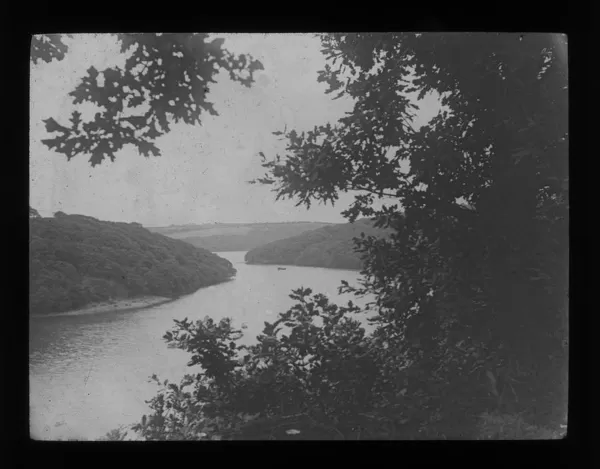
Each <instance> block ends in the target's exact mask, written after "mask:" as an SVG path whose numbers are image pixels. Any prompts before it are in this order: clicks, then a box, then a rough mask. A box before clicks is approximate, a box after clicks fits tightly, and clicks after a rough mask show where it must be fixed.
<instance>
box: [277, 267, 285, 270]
mask: <svg viewBox="0 0 600 469" xmlns="http://www.w3.org/2000/svg"><path fill="white" fill-rule="evenodd" d="M277 270H285V267H277Z"/></svg>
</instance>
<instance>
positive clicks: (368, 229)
mask: <svg viewBox="0 0 600 469" xmlns="http://www.w3.org/2000/svg"><path fill="white" fill-rule="evenodd" d="M363 232H364V233H365V235H367V236H368V235H373V236H380V237H383V236H385V235H386V233H387V231H384V230H381V229H378V228H374V227H373V222H371V221H370V220H369V219H366V218H365V219H362V220H357V221H356V222H354V223H345V224H339V225H332V226H325V227H323V228H319V229H316V230H313V231H308V232H305V233H302V234H300V235H298V236H292V237H290V238H286V239H281V240H278V241H274V242H272V243H268V244H265V245H263V246H260V247H257V248H255V249H252V250H251V251H249V252H248V253H247V254H246V256H245V260H246V262H247V263H248V264H282V265H300V266H310V267H327V268H336V269H354V270H360V268H361V264H362V262H361V260H360V257H359V255H358V253H356V252H354V246H355V245H354V241H353V238H356V237H360V234H361V233H363Z"/></svg>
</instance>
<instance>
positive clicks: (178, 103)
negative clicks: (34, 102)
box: [31, 33, 263, 166]
mask: <svg viewBox="0 0 600 469" xmlns="http://www.w3.org/2000/svg"><path fill="white" fill-rule="evenodd" d="M116 37H117V39H118V41H119V43H120V44H121V52H122V53H124V54H127V60H126V62H125V66H124V68H120V67H110V68H106V69H105V70H101V71H99V70H96V69H95V68H94V67H90V69H89V70H88V71H87V75H86V76H85V77H84V78H83V79H82V80H81V82H80V83H79V84H78V85H77V87H76V88H75V89H74V90H73V91H71V92H70V93H69V96H70V97H71V98H72V99H73V103H74V104H81V103H83V102H89V103H92V104H94V105H96V106H97V107H98V108H99V112H97V113H96V115H95V117H94V119H93V120H92V121H89V122H83V121H82V114H81V112H79V111H77V110H76V111H74V112H73V113H72V115H71V118H70V120H69V122H68V123H63V124H60V123H58V122H57V121H56V120H55V119H54V118H53V117H49V118H48V119H46V120H45V121H44V122H45V123H46V130H47V131H48V132H49V133H52V134H55V135H56V136H55V137H54V138H50V139H46V140H43V143H44V144H45V145H46V146H47V147H48V148H49V149H51V150H54V151H56V152H58V153H62V154H64V155H65V156H66V157H67V158H68V159H71V158H73V157H74V156H76V155H79V154H86V155H90V158H89V162H90V164H91V165H92V166H95V165H97V164H100V163H102V161H103V160H104V159H105V158H110V160H111V161H114V159H115V154H116V152H118V151H119V150H120V149H121V148H123V147H124V146H125V145H128V144H131V145H135V146H136V147H137V149H138V151H139V152H140V154H143V155H145V156H149V155H155V156H156V155H160V150H159V148H157V147H156V146H155V144H154V142H155V141H156V139H157V138H158V137H160V136H161V135H163V134H165V133H167V132H169V130H170V125H171V124H172V123H178V122H180V121H183V122H185V123H186V124H190V125H194V124H197V123H200V122H201V120H200V118H201V115H202V113H204V112H208V113H209V114H211V115H218V113H217V112H216V111H215V109H214V107H213V104H212V103H211V102H210V101H208V100H207V93H208V92H209V89H210V84H211V83H215V80H214V77H215V75H216V74H217V73H218V72H219V71H220V70H226V71H228V72H229V76H230V78H231V79H232V80H234V81H237V82H239V83H241V84H242V85H244V86H247V87H249V86H250V85H251V84H252V82H253V76H254V72H256V71H257V70H262V69H263V67H262V64H261V63H260V62H258V61H257V60H253V59H252V58H251V57H249V56H246V55H239V56H236V55H234V54H232V53H230V52H229V51H227V50H226V49H224V48H223V42H224V40H223V39H213V40H209V35H208V34H160V33H157V34H117V35H116ZM65 54H68V47H67V45H66V44H65V41H64V40H63V38H62V37H61V36H60V35H53V36H36V37H34V38H33V40H32V46H31V60H32V62H33V63H38V62H40V61H45V62H50V61H52V60H53V59H54V58H56V59H58V60H62V59H63V58H64V57H65Z"/></svg>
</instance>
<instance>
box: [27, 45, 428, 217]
mask: <svg viewBox="0 0 600 469" xmlns="http://www.w3.org/2000/svg"><path fill="white" fill-rule="evenodd" d="M223 37H224V38H225V44H224V47H225V48H227V49H228V50H230V51H231V52H234V53H238V54H239V53H250V54H252V55H253V57H254V58H256V59H258V60H260V61H261V62H262V63H263V65H264V68H265V69H264V70H263V71H260V72H259V73H258V75H257V76H256V77H255V79H256V82H255V84H254V85H253V86H252V87H251V88H249V89H248V88H245V87H243V86H242V85H240V84H237V83H234V82H232V81H231V80H230V79H229V77H228V76H227V74H226V73H224V72H221V73H220V74H219V75H218V76H217V78H216V79H217V83H216V84H213V85H212V86H211V88H210V92H209V100H210V101H211V102H213V103H214V106H215V109H216V110H217V111H218V113H219V116H210V115H208V114H205V115H202V125H196V126H189V125H186V124H181V125H174V126H172V130H171V132H169V133H168V134H166V135H164V136H162V137H160V138H159V139H157V141H156V145H157V146H158V147H159V148H160V149H161V152H162V156H159V157H150V158H148V157H145V156H142V155H140V154H139V153H138V152H137V149H135V148H134V147H132V146H126V147H124V148H123V149H122V150H121V151H120V152H119V153H117V155H116V156H117V158H116V160H115V161H114V162H111V161H110V160H108V159H107V160H105V161H104V162H103V163H102V165H99V166H96V167H95V168H92V167H91V166H90V164H89V162H88V156H87V155H78V156H76V157H75V158H73V159H72V160H71V161H67V159H66V157H65V156H64V155H61V154H58V153H55V152H53V151H50V150H49V149H48V148H47V147H46V146H45V145H43V144H42V143H41V141H42V140H43V139H45V138H49V137H50V135H49V134H48V133H47V132H46V130H45V126H44V123H43V122H42V120H43V119H47V118H48V117H54V118H55V119H56V120H57V121H58V122H59V123H65V122H66V121H67V120H68V118H69V117H70V115H71V112H72V111H73V110H75V109H76V107H75V106H73V104H72V103H71V100H70V98H69V97H68V93H69V91H71V90H72V89H74V88H75V86H77V84H78V82H79V81H80V80H81V78H82V77H83V76H84V75H85V73H86V70H87V69H88V68H89V67H90V66H94V67H96V68H97V69H98V70H103V69H105V68H107V67H112V66H115V65H117V66H118V65H121V66H122V65H123V63H124V60H125V56H124V55H123V54H120V53H119V45H118V43H117V42H116V40H115V39H114V37H113V36H111V35H108V34H102V35H91V34H86V35H79V36H76V37H74V38H73V39H65V42H66V43H67V44H68V46H69V52H68V53H67V55H66V57H65V58H64V59H63V60H62V61H56V60H54V61H53V62H51V63H48V64H47V63H42V64H36V65H32V67H31V83H30V85H31V87H30V89H31V98H30V205H31V206H32V207H34V208H35V209H37V210H38V211H39V213H40V214H41V215H42V216H52V214H53V213H54V212H57V211H62V212H65V213H68V214H75V213H76V214H83V215H89V216H93V217H96V218H98V219H101V220H109V221H124V222H138V223H141V224H143V225H145V226H167V225H172V224H174V225H180V224H191V223H194V224H196V223H197V224H202V223H254V222H285V221H322V222H335V223H343V222H345V220H344V218H343V217H342V216H341V215H340V213H341V212H342V211H343V210H344V209H346V208H347V207H348V206H349V204H350V203H351V202H352V200H353V195H351V194H342V195H341V196H340V200H339V201H338V202H337V203H336V205H335V206H334V207H332V206H331V205H330V204H328V205H327V206H324V205H320V204H315V205H313V206H311V209H310V210H307V209H306V208H305V207H295V202H294V201H290V200H286V201H282V200H280V201H275V194H274V193H273V192H272V191H271V188H270V187H268V186H261V185H251V184H248V183H247V181H248V180H250V179H253V178H255V177H258V176H262V175H263V174H264V171H263V168H261V166H260V157H259V156H258V152H259V151H263V152H264V153H265V154H266V155H267V157H272V156H274V155H275V154H276V153H278V152H279V153H280V154H283V149H284V142H281V141H279V140H278V138H277V137H276V136H274V135H272V132H273V131H276V130H283V128H284V127H285V126H287V128H288V129H292V128H294V129H296V130H298V131H303V130H309V129H311V128H312V127H313V126H315V125H321V124H325V123H327V122H331V123H332V124H334V123H335V122H336V121H337V120H338V119H339V118H340V117H342V116H343V115H344V113H345V112H348V111H351V110H352V106H353V103H352V101H351V100H349V99H346V98H341V99H338V100H333V99H332V97H330V95H327V94H325V90H326V88H327V85H326V84H325V83H318V82H317V72H318V71H319V70H321V69H323V68H324V65H325V59H324V57H323V56H322V54H321V52H320V42H319V40H318V39H317V38H315V37H313V36H311V35H308V34H229V35H223ZM416 104H417V105H418V106H419V107H420V108H421V109H420V111H419V113H418V117H417V122H416V123H417V125H422V124H423V123H425V122H427V121H428V120H429V119H431V118H432V117H433V116H434V115H435V114H437V112H438V110H439V104H438V102H437V100H436V98H435V97H434V96H428V97H426V98H425V99H423V100H422V101H418V102H416ZM84 116H85V114H84Z"/></svg>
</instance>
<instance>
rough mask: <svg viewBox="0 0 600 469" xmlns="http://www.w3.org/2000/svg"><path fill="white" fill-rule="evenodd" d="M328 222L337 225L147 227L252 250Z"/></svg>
mask: <svg viewBox="0 0 600 469" xmlns="http://www.w3.org/2000/svg"><path fill="white" fill-rule="evenodd" d="M325 226H336V224H334V223H321V222H287V223H218V224H206V225H179V226H167V227H148V230H149V231H152V232H154V233H160V234H162V235H165V236H169V237H170V238H175V239H181V240H183V241H186V242H188V243H190V244H192V245H194V246H196V247H199V248H203V249H207V250H209V251H212V252H226V251H249V250H251V249H254V248H256V247H258V246H262V245H264V244H267V243H270V242H272V241H277V240H280V239H284V238H289V237H291V236H296V235H299V234H301V233H304V232H306V231H311V230H315V229H317V228H322V227H325Z"/></svg>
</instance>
